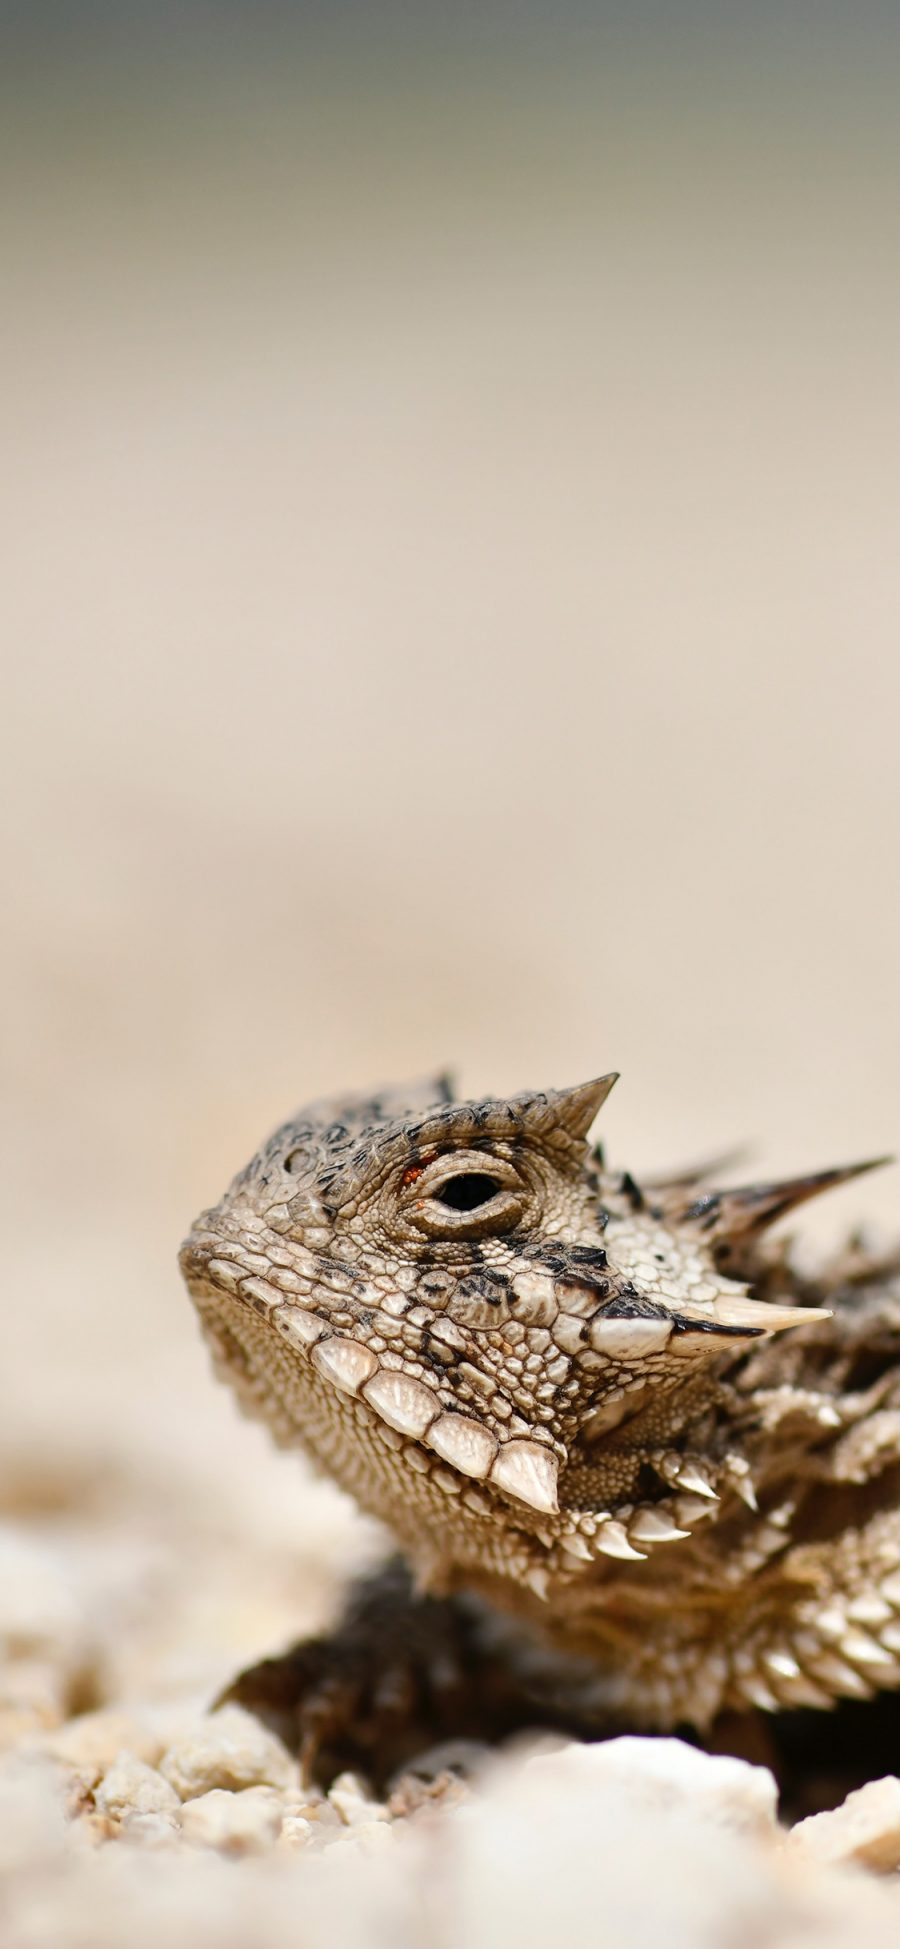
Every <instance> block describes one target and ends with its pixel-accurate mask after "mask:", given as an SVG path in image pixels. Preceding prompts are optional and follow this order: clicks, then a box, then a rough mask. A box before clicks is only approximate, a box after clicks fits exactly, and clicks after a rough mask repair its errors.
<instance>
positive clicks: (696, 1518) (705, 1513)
mask: <svg viewBox="0 0 900 1949" xmlns="http://www.w3.org/2000/svg"><path fill="white" fill-rule="evenodd" d="M673 1509H674V1515H675V1520H676V1522H678V1523H682V1524H683V1526H684V1528H685V1529H686V1530H692V1529H693V1528H694V1525H695V1523H704V1522H708V1521H709V1518H710V1517H711V1516H714V1515H715V1513H716V1505H715V1503H714V1502H710V1501H709V1500H708V1498H707V1497H706V1496H676V1497H675V1502H674V1504H673Z"/></svg>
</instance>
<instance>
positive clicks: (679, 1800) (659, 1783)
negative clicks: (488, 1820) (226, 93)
mask: <svg viewBox="0 0 900 1949" xmlns="http://www.w3.org/2000/svg"><path fill="white" fill-rule="evenodd" d="M526 1771H527V1772H529V1773H533V1774H534V1775H535V1776H540V1777H546V1781H547V1789H548V1791H551V1790H553V1788H554V1786H555V1785H557V1784H558V1786H559V1789H560V1791H565V1790H566V1789H567V1788H572V1787H574V1786H576V1785H580V1786H581V1789H582V1791H583V1792H585V1793H590V1792H593V1791H596V1792H599V1793H603V1792H613V1793H614V1794H615V1795H616V1797H617V1798H619V1799H622V1798H626V1799H628V1800H630V1801H632V1802H637V1803H638V1804H639V1805H641V1806H643V1807H645V1808H646V1810H647V1813H648V1814H652V1812H653V1811H654V1810H655V1809H662V1808H670V1807H672V1808H677V1807H683V1808H684V1809H685V1810H686V1811H687V1812H689V1813H691V1814H696V1815H699V1816H701V1817H702V1818H703V1819H704V1820H705V1821H709V1822H710V1823H713V1824H714V1825H715V1826H717V1827H727V1828H730V1829H731V1830H732V1831H733V1832H736V1833H743V1834H748V1833H749V1834H756V1835H759V1836H761V1837H762V1838H764V1839H765V1838H771V1836H772V1834H773V1833H774V1831H775V1824H776V1813H777V1804H778V1790H777V1787H776V1785H775V1781H774V1779H773V1777H772V1774H771V1773H770V1772H769V1770H768V1768H767V1767H764V1766H751V1765H750V1764H749V1762H748V1761H747V1760H740V1759H731V1758H728V1757H725V1756H722V1755H720V1754H713V1753H701V1752H698V1750H697V1748H696V1747H695V1746H688V1745H686V1744H685V1742H684V1740H682V1739H641V1738H637V1737H633V1736H629V1735H625V1736H623V1737H622V1738H620V1739H607V1740H603V1741H601V1742H599V1743H598V1744H597V1745H591V1746H583V1745H580V1744H578V1743H577V1742H573V1743H572V1744H571V1745H569V1746H568V1747H566V1748H565V1750H563V1751H561V1752H557V1753H549V1754H547V1755H543V1754H541V1755H539V1756H538V1757H536V1758H534V1759H531V1760H527V1761H526Z"/></svg>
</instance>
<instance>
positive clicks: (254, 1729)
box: [159, 1705, 297, 1800]
mask: <svg viewBox="0 0 900 1949" xmlns="http://www.w3.org/2000/svg"><path fill="white" fill-rule="evenodd" d="M159 1770H160V1772H161V1773H162V1774H163V1775H164V1777H165V1778H166V1779H167V1780H169V1781H170V1782H171V1784H172V1786H173V1787H174V1788H175V1791H176V1793H178V1794H180V1796H181V1799H182V1800H194V1799H196V1798H197V1797H198V1796H199V1795H200V1794H206V1793H209V1792H211V1791H212V1790H213V1789H215V1788H217V1787H223V1788H226V1789H228V1790H229V1791H231V1792H239V1791H240V1790H241V1788H243V1787H256V1786H274V1787H288V1786H293V1785H295V1783H296V1777H297V1768H296V1766H295V1764H294V1761H293V1760H292V1759H291V1757H290V1754H289V1753H288V1752H287V1751H286V1750H285V1748H284V1746H282V1744H281V1741H280V1740H279V1739H276V1738H275V1737H274V1736H273V1734H272V1733H270V1732H267V1731H266V1729H265V1727H264V1726H261V1725H260V1723H259V1720H258V1719H254V1718H252V1717H251V1715H250V1713H249V1712H244V1711H242V1709H241V1707H240V1706H237V1705H228V1706H223V1708H222V1711H221V1712H214V1713H211V1714H210V1715H209V1716H208V1717H206V1718H203V1719H199V1720H198V1721H197V1723H196V1725H195V1726H193V1727H192V1728H190V1729H189V1730H188V1731H187V1732H185V1733H183V1734H182V1735H181V1737H180V1738H179V1739H177V1740H176V1741H175V1743H174V1744H173V1745H172V1746H170V1747H169V1750H168V1752H167V1753H164V1754H163V1757H162V1759H161V1760H160V1763H159Z"/></svg>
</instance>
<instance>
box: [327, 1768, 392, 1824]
mask: <svg viewBox="0 0 900 1949" xmlns="http://www.w3.org/2000/svg"><path fill="white" fill-rule="evenodd" d="M328 1798H329V1800H330V1801H331V1804H332V1806H333V1807H336V1808H337V1811H338V1813H339V1814H340V1817H341V1820H342V1821H343V1823H344V1826H345V1827H358V1826H359V1825H360V1823H361V1822H363V1821H383V1820H390V1814H389V1812H388V1809H387V1807H385V1806H383V1805H382V1803H381V1801H380V1800H372V1799H371V1797H370V1796H369V1795H368V1794H367V1793H366V1789H365V1786H364V1785H363V1782H362V1780H361V1779H360V1778H359V1776H358V1775H357V1774H356V1773H341V1774H339V1775H338V1778H337V1779H336V1780H335V1782H334V1784H333V1786H332V1787H331V1789H330V1791H329V1794H328Z"/></svg>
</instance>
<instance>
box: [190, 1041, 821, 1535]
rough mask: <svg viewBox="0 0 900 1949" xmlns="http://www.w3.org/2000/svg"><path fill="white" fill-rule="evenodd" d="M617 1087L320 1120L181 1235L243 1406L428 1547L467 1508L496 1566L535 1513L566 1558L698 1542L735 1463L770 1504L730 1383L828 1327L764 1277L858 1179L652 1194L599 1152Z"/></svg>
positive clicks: (245, 1175) (315, 1113)
mask: <svg viewBox="0 0 900 1949" xmlns="http://www.w3.org/2000/svg"><path fill="white" fill-rule="evenodd" d="M615 1080H616V1078H615V1076H614V1075H607V1076H603V1077H600V1078H598V1079H597V1080H595V1081H592V1082H589V1083H586V1084H582V1085H579V1086H577V1087H575V1088H572V1089H564V1090H549V1091H544V1092H531V1093H523V1094H521V1095H517V1096H513V1097H511V1098H509V1099H505V1100H496V1099H486V1100H484V1101H481V1102H455V1101H454V1100H453V1098H452V1093H451V1089H450V1086H449V1084H448V1082H447V1080H446V1079H445V1078H437V1079H434V1080H432V1081H430V1082H428V1083H426V1084H424V1085H419V1086H416V1087H415V1088H412V1089H407V1090H405V1091H401V1092H399V1093H382V1094H381V1095H379V1096H376V1097H372V1098H366V1099H363V1098H353V1099H350V1100H346V1101H335V1102H327V1103H323V1104H319V1105H314V1106H312V1107H311V1108H310V1109H308V1110H306V1111H304V1112H301V1113H300V1114H299V1115H298V1116H297V1117H295V1118H293V1119H292V1120H291V1121H290V1122H288V1123H286V1124H284V1125H282V1126H281V1127H280V1129H278V1130H277V1131H275V1133H274V1134H273V1136H272V1137H271V1138H270V1139H269V1140H268V1142H267V1143H266V1144H264V1145H263V1147H262V1149H261V1150H260V1152H259V1153H258V1155H257V1156H256V1157H255V1158H254V1160H253V1162H252V1163H251V1164H250V1165H249V1166H248V1168H247V1169H246V1170H245V1171H243V1172H242V1173H241V1174H240V1175H239V1176H238V1177H237V1178H236V1179H235V1181H234V1183H233V1184H232V1186H231V1187H230V1189H229V1191H228V1192H227V1193H226V1195H225V1197H224V1198H223V1200H222V1201H221V1203H220V1204H219V1205H218V1206H216V1207H215V1209H214V1210H211V1211H208V1212H205V1213H203V1214H202V1216H201V1217H200V1218H199V1219H198V1221H197V1223H196V1225H195V1227H194V1229H193V1231H192V1233H191V1235H190V1237H189V1238H188V1240H187V1241H186V1243H185V1245H184V1247H183V1248H182V1255H181V1264H182V1269H183V1272H184V1275H185V1278H186V1281H187V1284H188V1287H189V1289H190V1292H191V1295H192V1297H193V1299H194V1301H195V1303H196V1305H197V1308H198V1310H199V1313H200V1316H201V1319H202V1322H203V1325H204V1328H205V1331H206V1334H207V1337H208V1339H209V1340H210V1342H211V1344H212V1347H213V1352H214V1356H215V1358H216V1361H217V1365H218V1367H219V1369H220V1371H221V1372H222V1374H223V1375H224V1377H225V1378H227V1379H228V1381H229V1382H230V1383H231V1385H232V1386H233V1387H234V1388H235V1389H236V1391H237V1393H238V1396H239V1398H240V1400H241V1401H242V1403H243V1405H244V1406H245V1407H246V1408H247V1409H248V1410H249V1411H250V1412H252V1413H253V1414H255V1415H257V1416H259V1417H261V1418H263V1419H264V1420H265V1421H266V1422H267V1423H268V1425H269V1427H270V1428H271V1430H272V1432H273V1434H274V1435H275V1437H276V1439H278V1440H279V1441H281V1442H282V1443H285V1444H290V1445H301V1446H304V1447H306V1448H307V1449H308V1450H309V1451H310V1452H311V1453H312V1454H313V1456H314V1458H315V1459H316V1460H317V1462H318V1463H319V1465H320V1466H322V1467H323V1468H325V1469H326V1470H328V1471H329V1472H330V1473H331V1474H332V1475H334V1476H335V1477H336V1478H337V1479H338V1480H339V1481H340V1482H341V1483H342V1484H343V1485H344V1486H345V1487H346V1488H348V1489H349V1490H350V1491H351V1492H352V1493H353V1494H355V1495H356V1496H357V1498H358V1499H359V1500H360V1501H362V1502H363V1504H364V1505H365V1506H366V1507H368V1508H369V1509H370V1510H371V1511H372V1512H373V1513H375V1514H377V1515H381V1516H382V1517H384V1518H385V1519H386V1520H387V1521H389V1522H390V1523H392V1524H393V1526H394V1527H395V1528H396V1529H399V1531H400V1533H401V1534H405V1535H407V1537H408V1535H409V1532H410V1531H411V1530H415V1528H416V1526H417V1525H418V1527H419V1529H420V1530H421V1529H422V1528H423V1527H427V1526H428V1525H429V1524H430V1525H431V1528H432V1530H434V1529H435V1528H436V1527H437V1528H438V1529H440V1528H441V1526H442V1525H445V1526H447V1530H448V1533H449V1532H451V1531H452V1530H453V1528H454V1525H455V1524H456V1523H457V1516H460V1517H461V1512H462V1510H463V1509H465V1511H466V1512H467V1513H466V1515H465V1517H461V1520H462V1522H463V1524H464V1526H465V1531H466V1537H467V1538H469V1537H471V1536H472V1535H473V1534H474V1532H475V1531H476V1530H478V1531H479V1544H478V1547H479V1549H480V1551H481V1554H482V1556H484V1554H485V1550H486V1549H487V1553H488V1555H489V1554H490V1551H489V1547H488V1545H487V1544H486V1543H485V1535H489V1532H490V1529H491V1525H492V1523H496V1522H497V1521H498V1520H499V1521H502V1522H503V1523H504V1524H505V1525H506V1527H507V1528H508V1527H509V1524H510V1521H511V1519H514V1521H515V1522H516V1523H518V1524H519V1526H520V1527H521V1529H522V1530H523V1531H524V1532H525V1533H526V1534H527V1533H530V1534H531V1535H536V1536H539V1537H543V1539H544V1542H545V1544H546V1543H547V1541H548V1539H549V1540H552V1541H553V1543H554V1547H555V1546H556V1544H557V1543H559V1542H560V1541H561V1542H562V1545H563V1547H565V1548H566V1549H567V1550H568V1551H569V1558H568V1561H569V1563H570V1564H572V1560H573V1558H577V1557H579V1556H581V1557H582V1558H584V1559H585V1560H587V1559H588V1558H595V1557H596V1555H597V1553H598V1552H601V1553H605V1554H607V1555H611V1556H620V1557H627V1556H631V1557H636V1556H638V1555H639V1554H645V1553H646V1551H647V1550H648V1549H649V1548H650V1547H651V1546H652V1545H653V1544H655V1543H656V1542H661V1541H666V1540H671V1539H672V1538H675V1537H677V1536H679V1535H683V1534H685V1533H686V1532H690V1531H691V1530H692V1528H693V1526H694V1523H695V1522H696V1521H699V1520H701V1518H702V1517H703V1515H704V1514H705V1513H708V1512H709V1510H710V1507H711V1505H712V1504H714V1503H715V1502H716V1501H717V1500H718V1498H719V1496H720V1494H721V1493H722V1489H723V1483H724V1482H725V1477H726V1475H727V1471H728V1470H729V1469H730V1470H731V1475H730V1477H728V1484H729V1486H730V1487H731V1488H733V1489H736V1491H737V1493H738V1494H741V1493H743V1494H745V1497H746V1498H749V1496H750V1495H752V1486H751V1485H749V1484H748V1483H747V1482H746V1480H742V1478H743V1477H745V1476H746V1464H745V1463H744V1462H743V1461H742V1459H741V1457H740V1456H734V1455H732V1456H730V1457H723V1456H722V1455H718V1456H716V1455H715V1454H714V1453H713V1454H712V1457H711V1459H710V1454H709V1453H708V1452H707V1451H708V1450H709V1446H710V1436H709V1418H710V1401H711V1399H713V1398H714V1383H715V1381H716V1378H717V1377H718V1376H719V1375H720V1374H721V1372H722V1371H723V1370H727V1368H728V1367H729V1364H732V1365H733V1364H734V1362H735V1361H736V1360H738V1359H739V1358H740V1357H741V1356H742V1355H745V1354H746V1352H747V1350H748V1347H750V1346H751V1345H752V1344H753V1343H754V1342H757V1341H759V1340H760V1339H761V1338H764V1337H765V1336H767V1335H770V1334H772V1333H773V1332H777V1331H780V1330H781V1329H782V1328H785V1327H789V1326H794V1325H797V1324H800V1323H805V1324H808V1323H810V1322H812V1321H813V1320H816V1319H820V1318H822V1317H825V1316H823V1315H822V1314H821V1313H818V1312H815V1311H814V1310H813V1309H811V1308H807V1309H803V1308H797V1307H784V1306H778V1305H775V1304H771V1303H767V1302H765V1301H763V1300H760V1299H758V1298H754V1297H752V1296H750V1294H749V1292H748V1286H747V1283H746V1281H745V1276H744V1275H746V1274H747V1273H750V1274H752V1270H753V1264H752V1261H753V1252H754V1250H755V1247H756V1241H757V1239H758V1235H759V1234H760V1232H761V1230H762V1228H763V1227H764V1226H765V1225H766V1224H768V1223H769V1222H770V1221H771V1219H772V1218H774V1217H776V1216H779V1215H781V1213H782V1212H783V1211H786V1210H787V1209H789V1208H790V1206H791V1205H793V1204H795V1203H797V1202H799V1201H800V1200H801V1199H802V1198H804V1197H809V1196H811V1195H813V1193H814V1192H815V1191H818V1190H821V1189H824V1188H825V1187H826V1185H828V1184H833V1183H836V1182H838V1181H840V1178H841V1177H842V1176H845V1175H847V1173H845V1172H825V1173H821V1174H820V1175H819V1177H817V1178H805V1179H797V1180H794V1181H792V1182H791V1183H789V1184H783V1185H762V1186H760V1185H757V1186H751V1187H748V1188H745V1189H742V1190H738V1191H732V1192H699V1193H698V1189H697V1183H696V1182H695V1181H694V1180H693V1179H692V1178H690V1177H689V1176H688V1177H685V1178H683V1179H681V1180H673V1181H670V1182H669V1183H667V1184H665V1185H662V1186H658V1187H656V1188H655V1189H651V1188H647V1189H645V1190H641V1189H640V1188H639V1186H638V1185H637V1183H636V1182H635V1180H634V1179H633V1178H632V1177H631V1176H630V1175H629V1174H628V1173H627V1172H626V1173H625V1174H624V1175H623V1174H621V1173H614V1174H609V1173H607V1172H606V1171H605V1169H604V1165H603V1160H602V1155H601V1152H600V1151H599V1149H595V1148H591V1146H590V1144H589V1141H588V1133H589V1131H590V1128H591V1126H592V1124H593V1122H594V1119H595V1117H596V1115H597V1113H598V1112H599V1110H600V1109H601V1107H602V1105H603V1104H604V1102H605V1100H606V1098H607V1096H608V1094H609V1091H610V1089H611V1088H612V1085H613V1083H614V1082H615ZM704 1416H705V1417H706V1421H705V1426H706V1436H705V1440H706V1444H707V1447H706V1450H704V1449H703V1447H702V1446H701V1447H700V1448H699V1450H698V1444H697V1441H695V1439H694V1433H693V1432H692V1431H694V1432H695V1431H696V1430H697V1428H698V1427H699V1426H700V1425H701V1423H703V1417H704ZM713 1448H714V1443H713ZM651 1475H652V1477H653V1484H654V1485H655V1486H652V1487H650V1488H648V1477H649V1476H651ZM398 1483H402V1485H403V1489H402V1493H399V1492H398ZM573 1567H574V1566H573Z"/></svg>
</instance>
